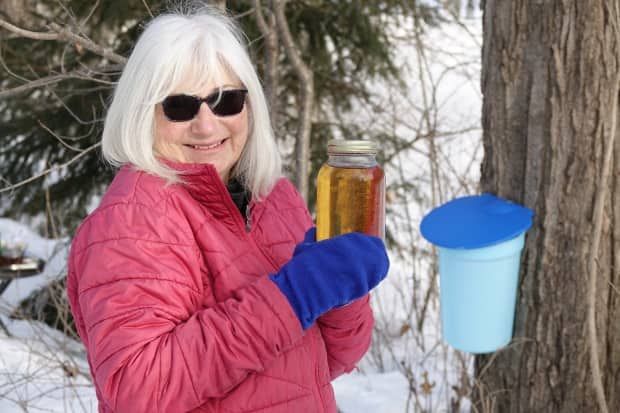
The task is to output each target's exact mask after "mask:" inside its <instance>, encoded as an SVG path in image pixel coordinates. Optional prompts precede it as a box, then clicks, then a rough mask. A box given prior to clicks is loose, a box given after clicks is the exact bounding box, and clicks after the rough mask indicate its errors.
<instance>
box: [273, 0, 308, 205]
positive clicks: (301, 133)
mask: <svg viewBox="0 0 620 413" xmlns="http://www.w3.org/2000/svg"><path fill="white" fill-rule="evenodd" d="M285 6H286V0H273V10H274V14H275V19H276V24H277V25H278V30H279V33H280V35H281V38H282V43H283V44H284V49H285V50H286V54H287V56H288V58H289V59H290V60H291V64H292V65H293V70H294V71H295V74H296V75H297V78H298V79H299V85H300V86H299V88H300V91H299V97H298V102H299V104H298V108H299V122H298V127H297V136H296V140H295V160H296V163H295V168H296V169H295V185H296V186H297V190H298V191H299V193H300V194H301V196H302V197H303V198H304V199H305V200H306V201H307V200H308V174H309V171H310V135H311V132H312V111H313V102H314V73H313V72H312V70H311V69H310V68H309V67H308V65H306V63H305V62H304V61H303V59H302V58H301V49H300V47H299V46H298V45H296V44H295V41H294V40H293V36H292V35H291V32H290V30H289V27H288V22H287V21H286V16H285V14H284V7H285Z"/></svg>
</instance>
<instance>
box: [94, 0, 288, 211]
mask: <svg viewBox="0 0 620 413" xmlns="http://www.w3.org/2000/svg"><path fill="white" fill-rule="evenodd" d="M242 39H243V35H242V33H241V30H240V29H239V28H238V26H237V25H236V23H235V22H234V21H233V20H232V19H231V18H230V17H228V16H227V15H225V14H224V13H223V12H220V11H218V10H217V9H214V8H212V7H202V8H200V9H198V10H197V11H194V12H181V11H179V12H175V13H169V14H162V15H160V16H158V17H156V18H154V19H153V20H152V21H151V22H150V23H149V24H148V25H147V26H146V28H145V30H144V32H143V33H142V35H141V36H140V38H139V39H138V42H137V43H136V45H135V47H134V49H133V51H132V53H131V56H130V57H129V60H128V61H127V64H126V65H125V68H124V70H123V73H122V75H121V77H120V79H119V81H118V84H117V86H116V89H115V91H114V96H113V99H112V103H111V105H110V107H109V109H108V113H107V116H106V119H105V124H104V130H103V136H102V142H101V143H102V151H103V156H104V158H105V159H106V160H107V161H108V162H109V163H111V164H112V165H114V166H120V165H122V164H125V163H130V164H132V165H133V166H134V167H136V168H137V169H139V170H143V171H145V172H148V173H151V174H153V175H157V176H160V177H162V178H164V179H166V180H167V182H169V183H174V182H181V181H182V177H181V176H179V175H178V173H177V172H176V171H174V170H172V169H170V168H169V167H167V166H166V165H164V164H162V163H161V162H159V161H158V160H157V158H156V155H155V152H154V149H153V144H154V139H155V105H156V104H157V103H160V102H161V101H162V100H163V99H164V98H165V97H166V96H168V95H170V94H172V93H173V92H175V91H176V90H178V89H177V88H178V87H179V86H181V85H183V84H184V85H187V84H188V83H189V82H191V84H192V85H195V87H196V90H195V91H191V90H189V91H185V92H186V93H197V92H198V90H199V89H200V88H201V87H204V86H205V85H207V84H209V83H211V82H215V83H217V82H218V80H219V79H222V78H223V76H225V75H226V74H227V73H229V74H232V75H234V76H236V77H237V78H238V79H239V80H240V81H241V82H242V83H243V85H244V87H245V88H247V90H248V98H247V99H248V101H247V106H248V109H249V111H248V115H249V133H248V139H247V142H246V144H245V147H244V149H243V151H242V153H241V156H240V158H239V160H238V161H237V163H236V165H235V166H234V167H233V169H232V171H231V174H230V176H231V178H232V177H236V178H238V179H240V180H241V182H242V183H243V184H244V185H245V186H246V187H247V188H248V189H249V190H250V191H252V194H253V195H254V196H256V197H257V198H259V199H260V198H262V197H264V196H265V195H267V194H268V193H269V191H271V189H272V187H273V185H274V184H275V181H276V180H277V179H278V178H279V177H280V176H281V174H282V171H281V168H282V166H281V165H282V161H281V158H280V153H279V151H278V148H277V145H276V141H275V138H274V134H273V129H272V126H271V121H270V118H269V110H268V107H267V103H266V99H265V95H264V93H263V89H262V86H261V83H260V80H259V79H258V75H257V74H256V70H255V69H254V66H253V64H252V62H251V60H250V57H249V55H248V52H247V50H246V48H245V45H244V44H245V43H244V42H243V40H242Z"/></svg>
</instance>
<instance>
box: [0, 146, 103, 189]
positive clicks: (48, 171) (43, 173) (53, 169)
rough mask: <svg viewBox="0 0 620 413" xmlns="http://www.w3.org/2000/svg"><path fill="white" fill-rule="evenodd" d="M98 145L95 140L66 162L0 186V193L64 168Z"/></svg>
mask: <svg viewBox="0 0 620 413" xmlns="http://www.w3.org/2000/svg"><path fill="white" fill-rule="evenodd" d="M99 146H101V142H97V143H95V144H94V145H91V146H89V147H88V148H86V149H84V150H83V151H82V152H80V153H78V154H77V155H75V156H74V157H73V158H71V159H69V160H68V161H67V162H65V163H63V164H61V165H54V166H52V167H49V168H47V169H46V170H44V171H41V172H40V173H38V174H36V175H33V176H31V177H30V178H27V179H24V180H23V181H20V182H17V183H15V184H12V185H10V186H6V187H4V188H0V194H1V193H3V192H8V191H12V190H14V189H16V188H19V187H21V186H24V185H26V184H28V183H30V182H32V181H36V180H37V179H39V178H42V177H44V176H45V175H47V174H49V173H50V172H54V171H58V170H60V169H62V168H65V167H67V166H69V165H71V164H72V163H73V162H75V161H77V160H78V159H80V158H81V157H82V156H84V155H86V154H87V153H88V152H90V151H92V150H93V149H96V148H98V147H99Z"/></svg>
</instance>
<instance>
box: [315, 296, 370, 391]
mask: <svg viewBox="0 0 620 413" xmlns="http://www.w3.org/2000/svg"><path fill="white" fill-rule="evenodd" d="M317 325H318V326H319V328H320V329H321V334H322V336H323V340H324V341H325V348H326V350H327V361H328V364H329V373H330V376H331V379H332V380H333V379H335V378H336V377H338V376H340V375H342V374H344V373H349V372H350V371H351V370H353V369H354V368H355V365H356V364H357V362H359V361H360V359H361V358H362V357H363V356H364V354H365V353H366V351H368V348H369V347H370V341H371V338H372V329H373V326H374V317H373V314H372V310H371V308H370V296H369V295H366V296H364V297H362V298H359V299H357V300H355V301H354V302H352V303H350V304H348V305H346V306H343V307H338V308H335V309H333V310H331V311H328V312H327V313H325V314H323V315H322V316H321V317H319V319H318V320H317Z"/></svg>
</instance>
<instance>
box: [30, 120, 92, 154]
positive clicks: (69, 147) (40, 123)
mask: <svg viewBox="0 0 620 413" xmlns="http://www.w3.org/2000/svg"><path fill="white" fill-rule="evenodd" d="M39 126H41V127H42V128H43V129H45V130H46V131H47V132H49V134H50V135H52V136H53V137H54V138H55V139H56V140H57V141H58V142H60V143H61V144H62V146H64V147H65V148H67V149H69V150H71V151H74V152H82V149H81V148H76V147H75V146H71V145H69V144H68V143H66V142H65V141H64V140H63V139H62V138H61V137H60V136H59V135H58V134H57V133H56V132H54V131H53V130H51V129H50V128H48V127H47V126H46V125H45V124H44V123H43V122H42V121H39Z"/></svg>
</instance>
